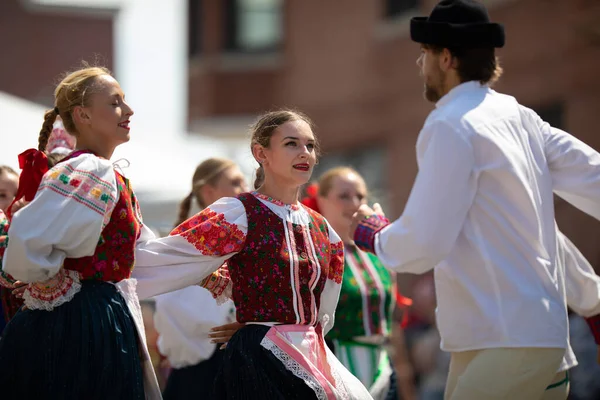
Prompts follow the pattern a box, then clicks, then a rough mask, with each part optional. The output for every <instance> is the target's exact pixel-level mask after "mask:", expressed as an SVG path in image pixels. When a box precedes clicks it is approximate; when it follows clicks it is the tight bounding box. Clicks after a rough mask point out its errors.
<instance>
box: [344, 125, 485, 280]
mask: <svg viewBox="0 0 600 400" xmlns="http://www.w3.org/2000/svg"><path fill="white" fill-rule="evenodd" d="M417 152H418V154H417V156H418V157H417V158H418V164H419V172H418V174H417V178H416V179H415V183H414V185H413V188H412V191H411V192H410V196H409V198H408V202H407V203H406V207H405V208H404V213H403V214H402V216H401V217H400V218H398V219H397V220H396V221H394V222H393V223H391V224H387V225H386V224H385V223H379V224H377V225H378V226H376V227H375V228H376V229H372V230H371V231H370V232H365V233H364V234H363V233H362V230H361V231H358V230H357V232H358V234H359V236H365V237H366V243H368V244H372V245H367V246H363V245H361V243H360V242H361V240H356V239H357V234H356V233H355V241H356V242H357V245H359V247H361V248H362V249H363V250H365V251H370V252H374V253H375V254H376V255H377V257H379V259H380V260H381V262H382V263H383V264H384V265H385V266H386V267H388V268H390V269H393V270H395V271H396V272H409V273H413V274H422V273H425V272H427V271H429V270H431V269H433V268H434V267H435V266H436V265H437V264H438V263H439V262H440V261H441V260H443V259H444V258H446V257H447V256H448V254H449V253H450V252H451V251H452V248H453V247H454V245H455V243H456V239H457V237H458V235H459V234H460V231H461V229H462V227H463V225H464V222H465V219H466V217H467V214H468V212H469V209H470V208H471V205H472V203H473V199H474V198H475V193H476V192H477V173H476V170H475V158H474V153H473V149H472V147H471V144H470V142H469V141H468V140H467V139H466V138H464V137H462V136H461V135H460V134H459V132H458V131H457V130H456V129H455V127H453V126H450V125H449V124H447V123H445V122H443V121H435V122H433V123H430V124H426V125H425V127H424V128H423V130H422V131H421V133H420V135H419V140H418V144H417ZM440 193H443V196H440ZM367 222H369V221H367ZM373 222H378V221H373ZM373 236H374V237H373ZM371 247H373V248H371Z"/></svg>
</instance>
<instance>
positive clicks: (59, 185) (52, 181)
mask: <svg viewBox="0 0 600 400" xmlns="http://www.w3.org/2000/svg"><path fill="white" fill-rule="evenodd" d="M44 189H49V190H52V191H53V192H55V193H58V194H60V195H63V196H65V197H67V198H72V199H73V200H75V201H77V202H78V203H81V204H83V205H85V206H86V207H88V208H89V209H91V210H93V211H95V212H97V213H98V214H100V215H102V216H105V214H106V210H108V209H111V208H112V205H113V204H114V202H115V200H116V199H115V188H114V187H113V185H111V184H110V183H109V182H107V181H104V180H102V179H100V178H99V177H97V176H96V175H94V174H92V173H90V172H89V171H83V170H77V169H74V168H73V167H71V166H70V165H68V164H65V163H59V164H58V165H56V166H55V167H54V168H52V169H51V170H50V171H48V173H47V174H46V176H44V179H43V180H42V183H41V184H40V187H39V189H38V191H41V190H44Z"/></svg>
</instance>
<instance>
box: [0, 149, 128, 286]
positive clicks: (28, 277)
mask: <svg viewBox="0 0 600 400" xmlns="http://www.w3.org/2000/svg"><path fill="white" fill-rule="evenodd" d="M117 196H118V190H117V185H116V176H115V172H114V169H113V165H112V164H111V163H110V161H108V160H104V159H101V158H98V157H96V156H94V155H92V154H82V155H80V156H78V157H75V158H73V159H70V160H67V161H65V162H61V163H59V164H57V165H56V166H54V167H53V168H52V169H50V170H49V171H48V172H47V173H46V174H45V175H44V177H43V178H42V182H41V184H40V187H39V189H38V192H37V194H36V195H35V198H34V199H33V200H32V201H31V202H30V203H29V204H28V205H27V206H25V207H24V208H22V209H20V210H19V211H17V212H16V213H15V214H14V216H13V218H12V220H11V223H10V232H9V235H8V246H7V247H6V250H5V253H4V257H3V259H2V268H3V270H4V272H6V273H8V274H10V275H11V276H13V277H14V278H15V279H18V280H20V281H23V282H44V281H47V280H48V279H50V278H52V277H54V276H55V275H56V274H57V273H58V272H59V270H60V268H61V266H62V264H63V261H64V260H65V258H67V257H69V258H80V257H86V256H91V255H93V254H94V251H95V249H96V245H97V244H98V239H99V238H100V234H101V232H102V229H103V228H104V226H105V225H106V224H107V223H108V221H109V220H110V216H111V213H112V210H113V208H114V205H115V201H116V200H117Z"/></svg>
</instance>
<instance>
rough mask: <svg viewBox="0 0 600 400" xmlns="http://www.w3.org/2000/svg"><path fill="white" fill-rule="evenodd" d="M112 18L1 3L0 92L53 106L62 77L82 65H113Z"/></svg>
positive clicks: (19, 0)
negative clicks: (55, 89)
mask: <svg viewBox="0 0 600 400" xmlns="http://www.w3.org/2000/svg"><path fill="white" fill-rule="evenodd" d="M112 27H113V23H112V15H110V14H99V15H95V16H94V15H92V14H90V13H82V12H81V10H79V11H78V12H71V13H69V12H67V11H65V10H62V11H60V10H57V11H51V12H50V11H42V10H39V9H36V8H33V7H31V6H30V5H29V3H28V2H27V1H23V0H2V1H0V49H2V53H1V55H0V60H1V61H0V90H2V91H4V92H8V93H10V94H12V95H15V96H19V97H22V98H25V99H28V100H31V101H35V102H38V103H42V104H46V105H51V103H52V94H53V93H52V91H53V89H54V86H55V84H56V83H57V80H59V78H60V74H62V73H63V72H65V71H66V70H69V69H76V68H78V67H79V66H81V61H82V60H85V61H88V62H92V63H93V62H98V63H99V64H102V65H105V66H107V67H108V68H112V63H113V61H112V60H113V45H112V43H113V30H112Z"/></svg>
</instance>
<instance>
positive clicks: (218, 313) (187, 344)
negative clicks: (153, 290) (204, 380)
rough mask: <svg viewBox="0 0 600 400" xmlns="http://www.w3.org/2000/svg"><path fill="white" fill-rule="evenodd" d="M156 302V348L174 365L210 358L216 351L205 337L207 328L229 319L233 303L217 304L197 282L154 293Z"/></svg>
mask: <svg viewBox="0 0 600 400" xmlns="http://www.w3.org/2000/svg"><path fill="white" fill-rule="evenodd" d="M155 302H156V312H155V313H154V325H155V327H156V330H157V331H158V333H159V338H158V349H159V350H160V352H161V354H164V355H165V356H166V357H167V358H168V359H169V363H170V364H171V365H172V366H173V367H174V368H184V367H188V366H191V365H196V364H198V363H199V362H200V361H203V360H206V359H208V358H210V356H211V355H212V354H213V352H214V351H215V344H214V343H211V339H210V338H209V337H208V334H209V332H210V329H211V328H213V327H215V326H219V325H223V324H226V323H228V322H231V321H230V320H231V318H230V309H231V308H232V307H233V304H232V303H231V302H228V303H227V304H225V305H222V306H219V305H217V303H216V302H215V301H214V299H213V298H212V295H211V294H210V293H209V292H208V291H207V290H206V289H203V288H201V287H198V286H189V287H187V288H184V289H181V290H177V291H175V292H171V293H165V294H162V295H160V296H156V297H155Z"/></svg>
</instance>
